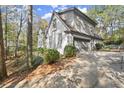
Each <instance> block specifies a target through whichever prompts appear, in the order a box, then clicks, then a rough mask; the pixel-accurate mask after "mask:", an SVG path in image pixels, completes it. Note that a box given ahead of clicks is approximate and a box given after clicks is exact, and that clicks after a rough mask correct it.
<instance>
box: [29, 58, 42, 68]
mask: <svg viewBox="0 0 124 93" xmlns="http://www.w3.org/2000/svg"><path fill="white" fill-rule="evenodd" d="M42 63H43V58H42V57H40V56H34V57H33V60H32V63H31V64H32V66H33V67H34V68H36V67H37V66H39V65H40V64H42Z"/></svg>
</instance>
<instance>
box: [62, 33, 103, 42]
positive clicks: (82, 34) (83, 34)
mask: <svg viewBox="0 0 124 93" xmlns="http://www.w3.org/2000/svg"><path fill="white" fill-rule="evenodd" d="M64 32H65V33H71V34H77V35H81V36H87V37H90V38H94V39H99V40H103V39H102V38H98V37H95V36H91V35H87V34H85V33H82V32H78V31H64Z"/></svg>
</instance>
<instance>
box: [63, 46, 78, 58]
mask: <svg viewBox="0 0 124 93" xmlns="http://www.w3.org/2000/svg"><path fill="white" fill-rule="evenodd" d="M64 56H65V57H73V56H76V48H75V47H74V46H72V45H66V46H65V48H64Z"/></svg>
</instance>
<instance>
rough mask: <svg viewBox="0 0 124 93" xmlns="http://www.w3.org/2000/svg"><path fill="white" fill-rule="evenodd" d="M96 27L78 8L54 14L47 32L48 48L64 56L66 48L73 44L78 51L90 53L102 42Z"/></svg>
mask: <svg viewBox="0 0 124 93" xmlns="http://www.w3.org/2000/svg"><path fill="white" fill-rule="evenodd" d="M96 25H97V23H96V22H95V21H93V20H92V19H90V18H89V17H88V16H87V15H85V14H83V13H82V12H81V11H80V10H78V9H77V8H69V9H65V10H63V11H61V12H53V14H52V17H51V21H50V23H49V26H48V29H47V31H46V38H47V39H46V42H47V44H46V45H47V48H53V49H57V50H58V51H59V52H60V53H61V54H63V52H64V47H65V46H66V45H68V44H73V45H74V46H75V47H76V48H77V51H80V52H83V51H90V50H92V48H93V47H94V45H95V43H96V42H99V41H100V40H101V38H100V37H99V36H98V35H97V34H96V33H95V26H96Z"/></svg>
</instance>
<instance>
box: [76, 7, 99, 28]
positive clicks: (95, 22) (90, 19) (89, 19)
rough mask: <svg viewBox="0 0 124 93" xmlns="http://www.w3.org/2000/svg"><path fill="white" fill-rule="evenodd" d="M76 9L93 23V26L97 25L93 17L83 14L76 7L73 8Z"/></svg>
mask: <svg viewBox="0 0 124 93" xmlns="http://www.w3.org/2000/svg"><path fill="white" fill-rule="evenodd" d="M74 9H76V10H77V11H78V12H80V13H81V14H82V15H83V16H85V17H86V18H87V19H88V20H89V21H91V22H93V23H94V24H95V26H96V25H97V22H96V21H95V20H93V19H91V18H90V17H89V16H87V15H86V14H84V13H83V12H81V11H80V10H79V9H77V8H76V7H75V8H74Z"/></svg>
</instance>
